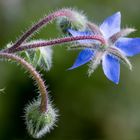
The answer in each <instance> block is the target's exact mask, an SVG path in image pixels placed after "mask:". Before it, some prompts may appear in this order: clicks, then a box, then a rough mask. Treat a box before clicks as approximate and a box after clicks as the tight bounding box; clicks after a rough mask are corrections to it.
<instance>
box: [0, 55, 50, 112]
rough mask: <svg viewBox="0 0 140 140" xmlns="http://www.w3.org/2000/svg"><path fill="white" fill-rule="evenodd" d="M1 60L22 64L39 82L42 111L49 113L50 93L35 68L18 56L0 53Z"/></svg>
mask: <svg viewBox="0 0 140 140" xmlns="http://www.w3.org/2000/svg"><path fill="white" fill-rule="evenodd" d="M0 57H1V58H5V59H10V60H13V61H16V62H18V63H20V64H21V65H22V66H23V67H24V68H25V69H26V70H27V71H28V72H29V73H30V74H31V76H32V77H33V79H34V80H35V81H36V82H37V85H38V89H39V91H40V92H39V93H40V94H41V104H40V111H41V112H46V111H47V102H48V92H47V90H46V87H45V84H44V81H43V80H42V78H41V76H40V75H39V73H38V72H37V71H36V70H35V68H34V67H33V66H32V65H31V64H29V63H28V62H26V61H25V60H24V59H23V58H20V57H19V56H17V55H14V54H9V53H0Z"/></svg>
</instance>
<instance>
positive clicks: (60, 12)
mask: <svg viewBox="0 0 140 140" xmlns="http://www.w3.org/2000/svg"><path fill="white" fill-rule="evenodd" d="M60 16H65V17H68V18H69V19H70V20H76V19H75V18H74V15H73V13H72V11H71V10H70V9H61V10H58V11H56V12H54V13H52V14H50V15H48V16H46V17H44V18H43V19H41V20H40V21H39V22H37V23H36V24H35V25H33V26H32V27H31V28H30V29H29V30H27V31H26V32H25V33H24V34H23V35H22V36H21V37H20V38H19V40H17V42H16V43H15V44H14V45H13V46H12V47H11V48H8V49H5V50H3V52H8V53H10V52H11V51H12V50H13V49H16V48H18V47H19V46H20V45H21V44H22V43H23V42H25V41H26V40H27V39H28V38H29V37H31V36H32V35H33V34H34V32H36V31H38V30H39V29H41V28H42V27H43V26H44V25H47V24H48V23H50V22H51V21H53V20H55V19H56V18H57V17H60Z"/></svg>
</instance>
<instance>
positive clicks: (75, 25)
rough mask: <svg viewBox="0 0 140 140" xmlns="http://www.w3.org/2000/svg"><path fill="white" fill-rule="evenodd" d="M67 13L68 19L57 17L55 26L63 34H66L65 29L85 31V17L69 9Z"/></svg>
mask: <svg viewBox="0 0 140 140" xmlns="http://www.w3.org/2000/svg"><path fill="white" fill-rule="evenodd" d="M69 13H70V15H71V18H70V17H58V18H57V22H56V23H57V26H58V28H59V29H60V31H62V32H63V33H64V34H67V33H68V32H67V29H69V28H70V29H74V30H81V31H83V30H85V29H86V22H87V18H86V16H85V15H84V14H83V13H82V12H79V11H76V10H73V9H70V10H69Z"/></svg>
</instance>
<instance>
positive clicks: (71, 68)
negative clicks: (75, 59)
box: [67, 66, 75, 70]
mask: <svg viewBox="0 0 140 140" xmlns="http://www.w3.org/2000/svg"><path fill="white" fill-rule="evenodd" d="M73 69H75V67H74V66H72V67H70V68H68V69H67V70H73Z"/></svg>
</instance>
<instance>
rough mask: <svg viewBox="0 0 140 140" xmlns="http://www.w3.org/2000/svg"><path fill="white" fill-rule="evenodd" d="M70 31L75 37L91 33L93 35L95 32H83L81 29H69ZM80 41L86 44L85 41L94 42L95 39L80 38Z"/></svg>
mask: <svg viewBox="0 0 140 140" xmlns="http://www.w3.org/2000/svg"><path fill="white" fill-rule="evenodd" d="M68 32H69V33H70V34H71V35H72V36H74V37H76V36H89V35H93V33H92V32H90V31H84V32H81V31H76V30H72V29H68ZM78 42H79V43H81V44H83V43H84V44H85V43H93V42H94V40H89V39H87V40H78Z"/></svg>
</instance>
